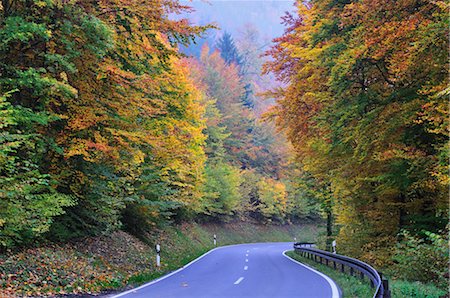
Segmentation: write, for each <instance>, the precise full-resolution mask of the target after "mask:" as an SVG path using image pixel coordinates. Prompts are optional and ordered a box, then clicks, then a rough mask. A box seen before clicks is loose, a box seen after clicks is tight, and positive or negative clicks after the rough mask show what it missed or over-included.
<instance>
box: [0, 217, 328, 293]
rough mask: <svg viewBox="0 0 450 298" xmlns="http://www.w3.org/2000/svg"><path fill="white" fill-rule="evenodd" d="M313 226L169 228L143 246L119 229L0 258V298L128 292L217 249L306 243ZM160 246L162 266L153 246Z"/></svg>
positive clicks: (192, 225)
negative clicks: (280, 243) (127, 289)
mask: <svg viewBox="0 0 450 298" xmlns="http://www.w3.org/2000/svg"><path fill="white" fill-rule="evenodd" d="M320 232H321V230H320V229H318V228H317V226H316V225H312V224H309V225H290V226H263V225H254V224H250V223H233V224H224V225H223V224H222V225H218V224H217V225H212V224H209V225H199V224H195V223H190V224H184V225H181V226H175V227H174V226H169V227H167V228H165V229H163V230H158V231H154V233H152V234H149V235H147V237H146V238H145V239H144V242H142V241H141V240H138V239H136V238H135V237H133V236H131V235H129V234H127V233H125V232H122V231H119V232H116V233H113V234H112V235H108V236H102V237H93V238H86V239H82V240H79V241H76V242H72V243H65V244H51V245H47V246H42V247H38V248H30V249H26V250H24V251H21V252H15V253H9V254H6V255H0V297H23V296H40V297H41V296H58V295H65V294H69V293H70V294H80V296H82V297H88V296H89V295H94V294H96V293H100V292H103V291H111V290H112V291H114V290H118V289H124V288H129V287H132V286H137V285H140V284H142V283H144V282H148V281H150V280H152V279H155V278H157V277H159V276H161V275H164V274H166V273H168V272H170V271H173V270H175V269H177V268H179V267H181V266H183V265H185V264H187V263H188V262H190V261H192V260H193V259H195V258H197V257H198V256H200V255H202V254H203V253H205V252H206V251H208V250H209V249H211V248H213V247H214V246H213V235H214V234H216V235H217V241H218V245H227V244H235V243H246V242H265V241H293V239H294V237H295V238H297V240H298V241H311V240H313V239H315V238H317V236H318V234H319V233H320ZM157 243H159V244H160V245H161V267H159V268H158V267H156V266H155V252H154V245H155V244H157Z"/></svg>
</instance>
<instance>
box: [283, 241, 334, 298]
mask: <svg viewBox="0 0 450 298" xmlns="http://www.w3.org/2000/svg"><path fill="white" fill-rule="evenodd" d="M290 250H291V249H287V250H285V251H283V256H285V257H286V258H288V259H289V260H291V261H292V262H294V263H297V264H299V265H301V266H303V267H305V268H306V269H308V270H311V271H312V272H314V273H316V274H318V275H320V276H322V277H323V278H324V279H325V280H326V281H327V282H328V283H329V284H330V287H331V297H332V298H341V296H340V294H339V290H338V287H337V285H336V283H335V282H334V281H333V280H332V279H331V278H329V277H328V276H326V275H325V274H323V273H322V272H319V271H317V270H316V269H313V268H311V267H309V266H307V265H305V264H302V263H300V262H299V261H297V260H294V259H293V258H291V257H289V256H288V255H286V252H287V251H290Z"/></svg>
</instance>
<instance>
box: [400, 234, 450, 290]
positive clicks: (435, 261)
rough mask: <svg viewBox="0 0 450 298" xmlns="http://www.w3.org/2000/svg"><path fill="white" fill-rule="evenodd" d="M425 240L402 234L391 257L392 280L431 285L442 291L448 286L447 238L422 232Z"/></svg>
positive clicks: (446, 235) (446, 236)
mask: <svg viewBox="0 0 450 298" xmlns="http://www.w3.org/2000/svg"><path fill="white" fill-rule="evenodd" d="M424 234H425V235H426V238H425V239H423V238H419V237H417V236H412V235H411V234H410V233H409V232H407V231H403V232H402V233H401V234H400V236H401V237H402V238H403V240H402V241H401V242H399V244H398V245H397V247H396V251H395V254H394V256H393V261H394V265H393V269H392V273H393V275H394V277H401V278H404V279H407V280H412V281H420V282H423V283H429V282H432V283H433V284H436V285H437V286H438V287H440V288H442V289H446V288H447V286H448V280H447V279H448V264H449V251H448V234H446V233H442V234H441V235H439V234H435V233H431V232H424Z"/></svg>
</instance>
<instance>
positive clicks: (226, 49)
mask: <svg viewBox="0 0 450 298" xmlns="http://www.w3.org/2000/svg"><path fill="white" fill-rule="evenodd" d="M216 49H218V50H219V52H220V56H221V57H222V59H223V60H224V61H225V63H226V64H227V65H230V64H231V63H234V64H235V65H237V66H240V65H241V64H242V57H241V55H240V54H239V52H238V49H237V48H236V45H235V44H234V40H233V37H232V36H231V34H229V33H228V32H226V31H225V32H224V33H223V35H222V37H221V38H220V39H219V40H218V41H217V43H216Z"/></svg>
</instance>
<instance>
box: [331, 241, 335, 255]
mask: <svg viewBox="0 0 450 298" xmlns="http://www.w3.org/2000/svg"><path fill="white" fill-rule="evenodd" d="M331 246H332V247H333V253H334V254H335V253H336V240H333V242H332V243H331Z"/></svg>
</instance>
